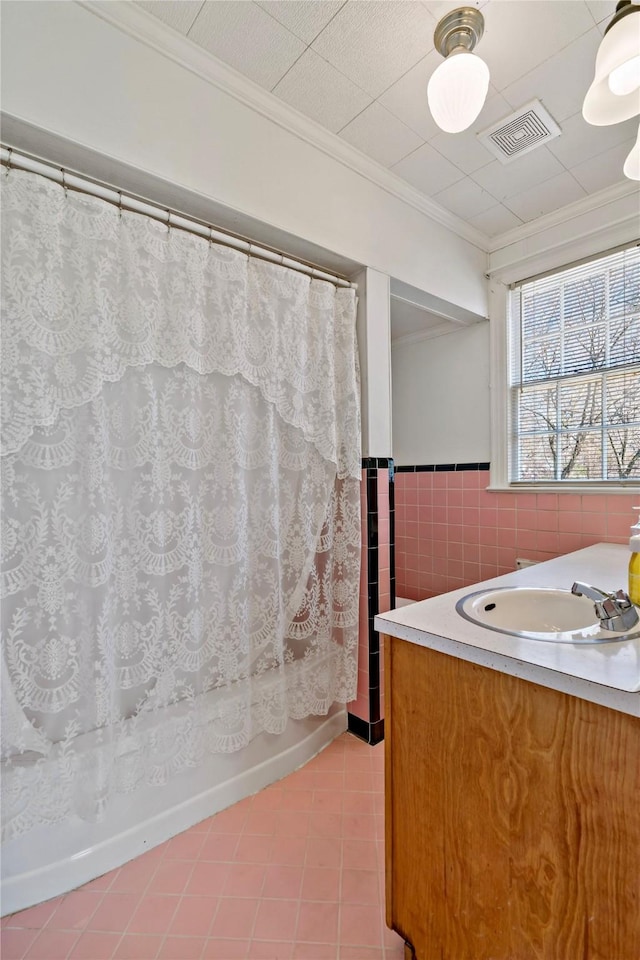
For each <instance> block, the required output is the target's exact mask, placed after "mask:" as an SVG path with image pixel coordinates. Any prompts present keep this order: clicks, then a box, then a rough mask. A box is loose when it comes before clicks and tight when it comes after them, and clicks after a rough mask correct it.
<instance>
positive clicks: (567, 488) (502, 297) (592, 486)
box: [488, 241, 640, 495]
mask: <svg viewBox="0 0 640 960" xmlns="http://www.w3.org/2000/svg"><path fill="white" fill-rule="evenodd" d="M638 245H639V244H638V241H631V242H627V243H625V244H621V245H620V246H619V247H616V248H613V249H609V250H605V251H601V252H600V253H598V254H595V255H593V256H590V257H585V258H584V260H580V261H577V262H573V263H568V264H565V265H563V266H558V267H556V268H555V269H552V270H549V271H547V272H545V273H542V274H540V277H542V276H546V275H551V274H556V273H562V272H563V271H565V270H568V269H571V268H572V267H574V266H576V267H577V266H579V265H580V264H582V263H588V262H591V261H594V262H595V261H597V260H601V259H604V258H605V257H607V256H609V255H611V254H613V253H615V252H617V251H619V250H623V249H628V248H631V247H633V246H638ZM534 279H537V277H530V278H526V279H524V280H520V281H516V282H514V283H511V284H509V285H507V284H505V283H502V282H500V281H499V280H497V279H496V278H495V277H490V278H489V315H490V317H491V324H490V351H491V356H490V363H491V382H490V407H491V474H490V483H489V487H488V489H490V490H497V491H510V492H518V491H520V492H523V493H526V492H536V493H572V494H580V493H582V494H589V493H598V492H600V493H605V494H607V495H609V494H612V495H615V494H629V493H631V492H639V493H640V481H638V480H637V479H629V480H621V479H619V478H616V479H608V480H582V481H576V480H575V479H573V478H572V479H570V480H557V479H555V480H536V481H533V480H512V479H511V457H512V449H513V445H514V431H513V403H512V395H511V389H512V388H511V385H510V357H511V317H510V296H511V291H512V290H513V289H514V288H515V287H518V286H520V285H522V284H524V283H527V282H529V280H534ZM613 369H614V370H615V369H616V368H613Z"/></svg>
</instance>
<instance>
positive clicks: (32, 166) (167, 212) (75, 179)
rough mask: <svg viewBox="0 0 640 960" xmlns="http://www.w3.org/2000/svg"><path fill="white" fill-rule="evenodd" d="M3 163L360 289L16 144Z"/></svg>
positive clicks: (2, 154)
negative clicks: (57, 163) (23, 149)
mask: <svg viewBox="0 0 640 960" xmlns="http://www.w3.org/2000/svg"><path fill="white" fill-rule="evenodd" d="M0 165H1V166H3V167H5V168H6V173H5V176H9V173H10V171H11V169H12V168H13V167H15V168H16V169H17V170H25V171H26V172H28V173H36V174H38V175H40V176H42V177H46V178H47V179H48V180H53V181H54V182H55V183H59V184H60V186H62V187H63V188H64V189H65V190H72V191H74V192H75V193H84V194H87V195H88V196H91V197H98V198H99V199H100V200H104V201H106V203H110V204H112V205H113V206H115V207H118V208H119V209H121V210H129V211H131V212H132V213H141V214H143V215H144V216H147V217H151V218H152V219H154V220H158V221H160V222H161V223H165V224H166V225H167V226H168V227H171V228H172V229H176V230H184V231H186V232H187V233H193V234H195V235H196V236H198V237H204V239H205V240H209V241H211V242H212V243H217V244H219V245H220V246H223V247H230V248H231V249H233V250H240V251H242V252H243V253H246V254H248V255H249V256H250V257H256V259H258V260H266V261H268V262H269V263H277V264H280V265H281V266H283V267H288V268H289V269H291V270H297V271H298V272H299V273H304V274H306V275H307V276H310V277H311V278H312V279H314V280H327V281H328V282H329V283H332V284H334V286H336V287H349V288H352V289H357V284H356V283H352V282H351V281H350V280H347V279H346V278H345V277H341V276H339V275H337V274H332V273H328V272H327V271H326V270H323V269H322V268H321V267H319V266H318V265H317V264H315V263H312V262H311V261H306V260H300V259H298V258H293V257H290V256H289V255H288V254H287V253H285V252H284V251H282V250H278V248H277V247H269V246H265V245H264V244H256V243H254V242H253V241H251V240H249V239H247V238H246V237H243V236H241V235H239V234H233V233H230V232H229V231H227V230H221V229H219V228H218V227H216V226H215V225H213V224H209V223H206V222H205V221H204V220H198V219H196V218H195V217H192V216H189V215H188V214H185V213H182V212H180V211H179V210H174V209H172V208H170V207H163V206H161V205H160V204H158V203H155V202H154V201H153V200H148V199H147V198H146V197H141V196H139V195H137V194H133V193H128V192H127V191H125V190H119V189H118V188H117V187H114V186H112V185H111V184H107V183H104V182H103V181H100V180H94V179H92V178H91V177H88V176H86V175H85V174H82V173H78V172H77V171H75V170H69V169H68V168H67V167H59V166H56V165H55V164H54V163H52V162H51V161H49V160H44V159H42V158H41V157H36V156H33V155H32V154H28V153H24V152H22V151H20V150H16V149H15V148H14V147H10V146H6V145H5V144H0Z"/></svg>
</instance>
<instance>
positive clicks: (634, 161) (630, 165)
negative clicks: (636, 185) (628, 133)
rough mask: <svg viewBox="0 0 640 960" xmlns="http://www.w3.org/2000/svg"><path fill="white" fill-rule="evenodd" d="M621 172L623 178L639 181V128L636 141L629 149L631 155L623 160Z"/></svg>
mask: <svg viewBox="0 0 640 960" xmlns="http://www.w3.org/2000/svg"><path fill="white" fill-rule="evenodd" d="M622 170H623V172H624V175H625V177H629V180H640V127H639V128H638V139H637V140H636V142H635V144H634V145H633V147H632V148H631V153H630V154H629V156H628V157H627V159H626V160H625V162H624V167H623V168H622Z"/></svg>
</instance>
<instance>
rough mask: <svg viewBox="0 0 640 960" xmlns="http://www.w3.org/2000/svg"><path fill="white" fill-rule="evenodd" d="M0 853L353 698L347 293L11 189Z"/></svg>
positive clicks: (33, 178)
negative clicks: (11, 843)
mask: <svg viewBox="0 0 640 960" xmlns="http://www.w3.org/2000/svg"><path fill="white" fill-rule="evenodd" d="M2 191H3V195H2V206H3V230H2V245H3V249H2V300H3V303H2V317H3V342H2V376H3V408H2V414H3V417H2V445H3V446H2V449H3V456H2V549H3V571H2V598H3V605H2V661H1V666H2V711H3V717H2V719H3V723H2V768H3V777H2V784H3V804H2V813H3V831H4V836H5V837H15V836H17V835H19V834H21V833H23V832H25V831H26V830H29V829H31V828H32V827H34V826H37V825H40V824H43V823H52V822H56V821H60V820H63V819H65V818H67V817H69V816H70V815H73V814H77V815H80V816H81V817H84V818H90V819H96V818H99V817H100V816H101V815H102V814H103V813H104V811H105V809H106V808H107V806H108V803H109V800H110V798H112V797H113V796H114V795H116V794H120V793H125V792H131V791H133V790H135V789H136V788H137V787H138V786H142V785H149V784H152V785H153V784H163V783H165V782H167V781H168V780H169V779H170V778H171V777H173V776H176V775H179V774H180V772H181V771H182V770H184V769H185V768H187V767H193V766H196V765H198V764H200V763H201V762H202V760H203V758H204V757H206V756H207V755H209V754H211V753H216V752H231V751H235V750H239V749H241V748H242V747H243V746H245V745H246V744H247V743H248V742H249V741H250V740H251V738H252V737H254V736H255V735H256V734H258V733H259V732H261V731H268V732H269V733H279V732H281V731H282V730H283V729H284V727H285V725H286V723H287V719H288V718H289V717H293V718H302V717H307V716H309V715H312V714H324V713H326V711H327V710H328V709H329V707H330V706H331V704H332V703H334V702H335V701H340V702H347V701H349V700H350V699H353V698H354V696H355V685H356V677H357V658H356V645H357V629H358V584H359V564H360V514H359V511H360V501H359V478H360V427H359V388H358V382H357V360H356V342H355V294H354V291H353V290H351V289H336V288H335V287H334V286H333V285H332V284H330V283H328V282H324V281H317V280H310V279H309V278H308V277H306V276H304V275H302V274H300V273H297V272H294V271H292V270H287V269H285V268H283V267H280V266H277V265H272V264H268V263H264V262H261V261H258V260H255V259H250V258H248V257H247V256H246V255H244V254H242V253H239V252H237V251H234V250H230V249H227V248H224V247H220V246H216V245H213V244H210V243H208V242H207V241H206V240H202V239H200V238H198V237H196V236H194V235H191V234H189V233H186V232H182V231H179V230H176V229H168V228H167V227H166V226H165V225H163V224H160V223H158V222H156V221H154V220H151V219H149V218H146V217H143V216H140V215H137V214H133V213H126V212H120V211H119V210H118V209H117V208H115V207H113V206H111V205H109V204H107V203H105V202H104V201H102V200H99V199H96V198H94V197H89V196H86V195H82V194H78V193H71V192H69V193H68V194H66V193H65V191H64V190H63V189H62V188H61V187H60V186H58V185H57V184H55V183H52V182H51V181H49V180H47V179H45V178H43V177H39V176H37V175H35V174H30V173H25V172H20V171H17V170H11V172H10V173H9V175H8V176H6V177H5V176H3V177H2Z"/></svg>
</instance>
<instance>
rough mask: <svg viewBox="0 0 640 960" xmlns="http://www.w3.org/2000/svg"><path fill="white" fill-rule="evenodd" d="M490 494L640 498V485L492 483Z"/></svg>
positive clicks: (616, 483) (609, 483)
mask: <svg viewBox="0 0 640 960" xmlns="http://www.w3.org/2000/svg"><path fill="white" fill-rule="evenodd" d="M485 489H486V490H488V491H489V492H490V493H570V494H574V495H575V494H577V493H578V494H583V495H585V494H586V495H587V496H588V495H589V494H600V495H602V494H603V493H605V494H607V495H610V496H616V495H617V494H630V493H635V494H637V495H638V496H640V484H639V483H638V482H637V481H633V480H630V481H628V482H626V483H625V482H622V481H617V482H616V481H611V482H603V483H597V482H596V483H590V484H589V485H588V486H587V485H586V484H584V485H583V484H577V483H566V484H565V483H549V484H546V483H517V484H516V483H508V484H501V483H490V484H488V486H487V487H486V488H485Z"/></svg>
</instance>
